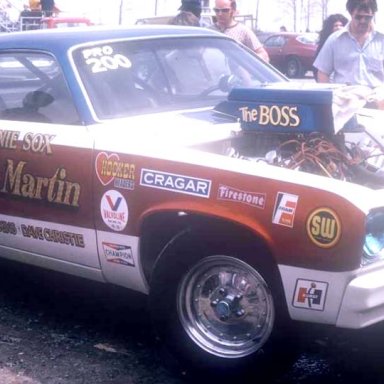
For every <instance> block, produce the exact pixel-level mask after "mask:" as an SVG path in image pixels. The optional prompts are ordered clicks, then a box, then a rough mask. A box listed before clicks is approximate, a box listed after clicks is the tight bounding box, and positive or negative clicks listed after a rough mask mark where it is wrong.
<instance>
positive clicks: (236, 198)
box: [217, 184, 266, 209]
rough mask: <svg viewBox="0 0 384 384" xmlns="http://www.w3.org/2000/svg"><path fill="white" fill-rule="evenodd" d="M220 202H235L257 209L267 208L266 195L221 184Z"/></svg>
mask: <svg viewBox="0 0 384 384" xmlns="http://www.w3.org/2000/svg"><path fill="white" fill-rule="evenodd" d="M217 199H218V200H226V201H233V202H235V203H243V204H247V205H250V206H251V207H256V208H261V209H264V208H265V200H266V194H265V193H256V192H248V191H242V190H240V189H236V188H233V187H229V186H227V185H223V184H220V186H219V189H218V192H217Z"/></svg>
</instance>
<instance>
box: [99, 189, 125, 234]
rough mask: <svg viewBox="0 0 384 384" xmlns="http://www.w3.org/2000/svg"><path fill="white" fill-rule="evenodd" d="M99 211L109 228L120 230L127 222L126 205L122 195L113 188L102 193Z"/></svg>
mask: <svg viewBox="0 0 384 384" xmlns="http://www.w3.org/2000/svg"><path fill="white" fill-rule="evenodd" d="M100 213H101V217H102V218H103V221H104V223H105V224H106V225H108V227H109V228H111V229H113V230H114V231H117V232H121V231H122V230H124V228H125V227H126V225H127V223H128V205H127V202H126V200H125V198H124V196H123V195H122V194H121V193H120V192H118V191H115V190H109V191H107V192H105V193H104V195H103V197H102V198H101V202H100Z"/></svg>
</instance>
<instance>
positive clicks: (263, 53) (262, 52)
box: [255, 46, 269, 63]
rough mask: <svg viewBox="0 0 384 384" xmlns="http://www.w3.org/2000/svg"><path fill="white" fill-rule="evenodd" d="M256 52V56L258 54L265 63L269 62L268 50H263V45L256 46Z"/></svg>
mask: <svg viewBox="0 0 384 384" xmlns="http://www.w3.org/2000/svg"><path fill="white" fill-rule="evenodd" d="M255 52H256V54H257V55H258V56H260V57H261V58H262V59H263V60H264V61H266V62H267V63H269V55H268V52H267V51H266V50H265V48H264V47H263V46H260V47H259V48H257V49H256V50H255Z"/></svg>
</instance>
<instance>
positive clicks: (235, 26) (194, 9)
mask: <svg viewBox="0 0 384 384" xmlns="http://www.w3.org/2000/svg"><path fill="white" fill-rule="evenodd" d="M179 11H180V12H179V13H178V14H177V15H176V16H175V17H174V18H173V19H172V20H171V21H170V24H176V25H190V26H203V27H204V26H205V27H208V28H212V29H214V30H216V31H219V32H222V33H225V34H226V35H228V36H230V37H231V38H233V39H235V40H237V41H239V42H241V43H242V44H244V45H245V46H246V47H247V48H249V49H251V50H252V51H254V52H255V53H256V54H257V55H259V56H260V57H261V58H263V59H264V60H265V61H269V58H268V53H267V51H266V50H265V49H264V47H263V45H262V44H261V43H260V41H259V39H258V38H257V36H256V34H255V33H254V32H253V31H252V29H251V28H249V27H247V26H246V25H244V24H242V23H240V22H238V21H236V19H235V15H236V13H237V4H236V0H215V6H214V8H213V11H214V13H215V16H216V23H214V24H213V25H211V26H206V25H204V23H203V22H202V20H201V12H202V7H201V1H200V0H182V1H181V7H180V8H179Z"/></svg>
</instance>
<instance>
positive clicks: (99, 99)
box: [73, 37, 286, 119]
mask: <svg viewBox="0 0 384 384" xmlns="http://www.w3.org/2000/svg"><path fill="white" fill-rule="evenodd" d="M73 58H74V62H75V65H76V67H77V70H78V72H79V75H80V78H81V80H82V82H83V84H84V88H85V90H86V92H87V96H88V98H89V101H90V103H91V104H92V106H93V109H94V111H95V114H96V116H97V117H98V118H99V119H110V118H116V117H124V116H128V115H132V114H136V113H146V112H148V113H149V112H156V111H160V110H167V109H170V108H171V109H178V108H192V107H199V106H201V107H203V106H210V105H215V104H216V103H217V102H219V101H221V100H223V99H225V98H226V97H227V95H228V93H229V91H230V90H231V89H232V88H233V87H235V86H241V87H254V86H256V85H260V84H262V83H269V82H276V81H284V80H286V79H285V77H283V76H282V75H281V74H280V73H278V72H277V71H275V70H274V69H273V68H272V67H270V66H269V65H267V64H265V63H264V62H263V61H261V60H260V59H258V58H257V57H256V56H255V55H253V54H252V53H251V52H249V51H247V50H246V49H243V48H242V47H240V46H239V45H238V44H237V43H236V42H234V41H232V40H229V39H226V38H215V37H213V38H207V37H204V38H201V37H188V38H182V37H178V38H177V39H176V38H169V39H164V38H161V39H153V40H149V41H144V40H141V41H117V42H108V43H105V42H103V43H100V44H98V45H92V46H87V47H84V46H83V47H81V48H80V47H79V48H77V49H76V50H75V51H74V52H73Z"/></svg>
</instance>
